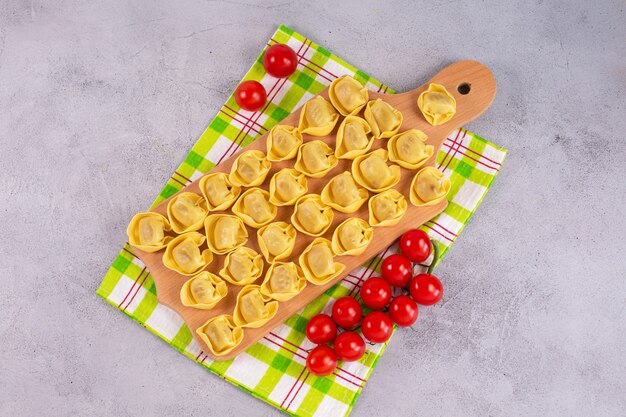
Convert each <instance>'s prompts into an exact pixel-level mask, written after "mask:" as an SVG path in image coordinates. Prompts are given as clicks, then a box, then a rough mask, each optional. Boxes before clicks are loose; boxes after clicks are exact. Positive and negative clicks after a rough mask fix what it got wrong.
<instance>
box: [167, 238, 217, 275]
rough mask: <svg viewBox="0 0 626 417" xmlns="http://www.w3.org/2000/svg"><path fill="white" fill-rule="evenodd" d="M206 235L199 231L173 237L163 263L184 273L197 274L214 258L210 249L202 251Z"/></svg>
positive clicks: (175, 270)
mask: <svg viewBox="0 0 626 417" xmlns="http://www.w3.org/2000/svg"><path fill="white" fill-rule="evenodd" d="M205 240H206V237H205V236H203V235H202V234H200V233H198V232H189V233H184V234H182V235H180V236H177V237H175V238H174V239H172V241H171V242H170V243H168V244H167V247H166V248H165V253H163V265H165V266H166V267H167V268H169V269H171V270H172V271H174V272H178V273H179V274H182V275H188V276H191V275H195V274H197V273H198V272H200V271H201V270H202V269H204V268H205V267H206V266H207V265H208V264H209V263H211V261H212V260H213V254H212V253H211V251H210V250H209V249H204V250H203V251H200V247H201V246H202V244H203V243H204V241H205Z"/></svg>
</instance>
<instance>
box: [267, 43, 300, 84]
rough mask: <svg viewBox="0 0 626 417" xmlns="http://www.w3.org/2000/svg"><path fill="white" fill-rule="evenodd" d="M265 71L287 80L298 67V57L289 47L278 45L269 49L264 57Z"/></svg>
mask: <svg viewBox="0 0 626 417" xmlns="http://www.w3.org/2000/svg"><path fill="white" fill-rule="evenodd" d="M263 66H264V67H265V71H267V73H268V74H269V75H271V76H274V77H276V78H287V77H289V76H290V75H291V74H293V73H294V71H295V70H296V67H297V66H298V56H297V55H296V53H295V52H294V51H293V49H291V48H290V47H289V46H287V45H284V44H281V43H277V44H276V45H272V46H270V47H269V48H267V51H265V55H263Z"/></svg>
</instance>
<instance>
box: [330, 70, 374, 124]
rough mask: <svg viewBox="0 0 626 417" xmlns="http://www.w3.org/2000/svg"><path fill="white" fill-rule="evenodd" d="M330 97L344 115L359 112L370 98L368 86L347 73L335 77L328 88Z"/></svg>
mask: <svg viewBox="0 0 626 417" xmlns="http://www.w3.org/2000/svg"><path fill="white" fill-rule="evenodd" d="M328 97H329V98H330V102H331V103H333V106H335V108H336V109H337V110H338V111H339V113H341V114H342V115H343V116H348V115H352V114H357V113H358V112H359V111H361V109H362V108H363V106H365V104H366V103H367V100H368V99H369V94H368V91H367V88H365V87H363V86H362V85H361V83H359V82H358V81H357V80H355V79H354V78H352V77H350V76H348V75H345V76H343V77H340V78H337V79H335V80H334V81H333V82H332V83H330V87H329V88H328Z"/></svg>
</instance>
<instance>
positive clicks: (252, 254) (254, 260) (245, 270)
mask: <svg viewBox="0 0 626 417" xmlns="http://www.w3.org/2000/svg"><path fill="white" fill-rule="evenodd" d="M264 265H265V262H263V257H262V256H261V255H260V254H259V253H257V252H256V251H254V250H253V249H250V248H247V247H245V246H241V247H239V248H237V249H235V250H234V251H232V252H229V253H228V255H226V259H224V267H223V268H222V269H221V270H220V272H219V274H220V276H221V277H222V278H224V279H225V280H226V281H228V282H230V283H231V284H233V285H238V286H240V287H243V286H244V285H248V284H252V283H253V282H254V281H256V280H257V279H258V278H259V277H260V276H261V275H262V274H263V267H264Z"/></svg>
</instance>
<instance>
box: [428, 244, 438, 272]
mask: <svg viewBox="0 0 626 417" xmlns="http://www.w3.org/2000/svg"><path fill="white" fill-rule="evenodd" d="M430 243H431V245H432V247H433V260H432V262H431V263H430V265H429V266H428V271H426V272H427V273H428V274H432V272H433V269H435V265H437V260H438V259H439V245H437V242H436V241H434V240H432V239H430Z"/></svg>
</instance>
